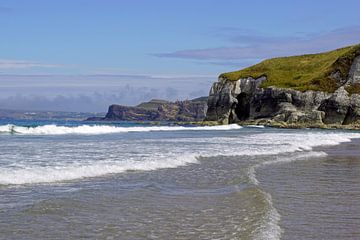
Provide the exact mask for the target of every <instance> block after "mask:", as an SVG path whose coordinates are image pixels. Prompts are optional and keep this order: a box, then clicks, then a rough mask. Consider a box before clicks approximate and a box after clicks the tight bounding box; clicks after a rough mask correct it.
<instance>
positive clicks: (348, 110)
mask: <svg viewBox="0 0 360 240" xmlns="http://www.w3.org/2000/svg"><path fill="white" fill-rule="evenodd" d="M355 75H356V74H355ZM355 75H354V76H355ZM265 79H266V78H265V77H263V78H261V79H253V78H246V79H239V80H238V81H228V80H226V79H219V81H218V82H216V83H214V85H213V87H212V88H211V90H210V96H209V98H208V112H207V116H206V120H210V121H219V122H221V123H223V124H228V123H233V122H240V121H257V120H261V119H264V120H268V121H275V122H279V123H284V124H293V125H296V124H304V125H307V126H320V125H323V124H332V125H342V124H354V123H360V95H358V94H353V95H351V96H350V94H349V93H348V92H347V91H346V90H345V88H344V87H340V88H339V89H338V90H337V91H336V92H335V93H332V94H331V93H325V92H320V91H306V92H300V91H296V90H292V89H282V88H276V87H269V88H264V89H263V88H260V84H261V82H262V81H264V80H265Z"/></svg>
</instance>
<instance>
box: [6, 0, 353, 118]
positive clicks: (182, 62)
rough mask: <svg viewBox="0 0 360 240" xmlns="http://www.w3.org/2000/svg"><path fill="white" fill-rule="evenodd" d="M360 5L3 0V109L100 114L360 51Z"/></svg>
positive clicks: (309, 0) (347, 0)
mask: <svg viewBox="0 0 360 240" xmlns="http://www.w3.org/2000/svg"><path fill="white" fill-rule="evenodd" d="M359 9H360V1H358V0H342V1H332V0H327V1H324V0H316V1H315V0H301V1H300V0H292V1H288V0H273V1H266V0H263V1H261V0H252V1H242V0H223V1H218V0H216V1H215V0H181V1H180V0H178V1H177V0H173V1H169V0H151V1H150V0H61V1H49V0H0V108H6V109H21V110H56V111H82V112H106V110H107V107H108V105H110V104H114V103H116V104H124V105H136V104H138V103H140V102H143V101H148V100H150V99H153V98H161V99H167V100H183V99H191V98H195V97H200V96H206V95H208V92H209V89H210V87H211V84H212V83H213V82H215V81H217V77H218V75H219V74H221V73H223V72H228V71H233V70H238V69H241V68H244V67H247V66H250V65H253V64H255V63H258V62H259V61H261V60H263V59H266V58H271V57H278V56H289V55H296V54H305V53H317V52H321V51H327V50H332V49H335V48H339V47H343V46H347V45H352V44H357V43H360V14H358V10H359Z"/></svg>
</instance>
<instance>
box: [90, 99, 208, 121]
mask: <svg viewBox="0 0 360 240" xmlns="http://www.w3.org/2000/svg"><path fill="white" fill-rule="evenodd" d="M206 103H207V97H202V98H197V99H193V100H185V101H176V102H169V101H164V100H156V99H154V100H151V101H149V102H145V103H141V104H139V105H137V106H135V107H129V106H122V105H116V104H114V105H111V106H110V107H109V110H108V112H107V114H106V116H105V117H104V118H88V119H87V120H88V121H182V122H195V121H202V120H203V119H204V118H205V113H206V111H207V104H206Z"/></svg>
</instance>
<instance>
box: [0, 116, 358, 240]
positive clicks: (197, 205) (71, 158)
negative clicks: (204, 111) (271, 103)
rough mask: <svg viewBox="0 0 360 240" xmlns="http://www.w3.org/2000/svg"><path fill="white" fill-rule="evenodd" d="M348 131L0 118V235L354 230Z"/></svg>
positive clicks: (352, 140) (354, 182) (354, 153)
mask: <svg viewBox="0 0 360 240" xmlns="http://www.w3.org/2000/svg"><path fill="white" fill-rule="evenodd" d="M358 138H360V133H358V132H355V131H326V130H309V129H304V130H285V129H273V128H264V127H258V126H257V127H255V126H253V127H251V126H250V127H240V126H237V125H229V126H214V127H197V126H169V125H166V124H163V125H156V126H154V125H150V124H139V123H131V122H123V123H106V124H104V123H84V122H64V121H57V122H52V121H36V122H35V121H1V122H0V233H1V234H0V238H2V239H79V238H90V239H358V238H359V237H360V231H359V230H358V229H359V228H358V227H357V226H359V225H360V220H359V217H358V216H360V215H359V213H360V201H359V200H360V189H359V187H358V186H360V185H359V184H360V178H359V177H358V173H359V170H360V161H359V159H358V154H359V153H358V141H357V139H358Z"/></svg>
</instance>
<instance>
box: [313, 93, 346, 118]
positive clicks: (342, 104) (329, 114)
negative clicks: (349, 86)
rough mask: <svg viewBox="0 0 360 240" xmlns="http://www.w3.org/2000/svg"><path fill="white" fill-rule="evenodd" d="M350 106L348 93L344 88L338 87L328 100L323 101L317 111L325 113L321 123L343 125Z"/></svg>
mask: <svg viewBox="0 0 360 240" xmlns="http://www.w3.org/2000/svg"><path fill="white" fill-rule="evenodd" d="M349 106H350V97H349V93H348V92H347V91H346V90H345V88H344V87H340V88H339V89H338V90H336V92H335V93H334V94H333V95H332V96H331V97H330V98H328V99H325V100H324V101H323V102H322V103H321V105H320V107H319V110H320V111H323V112H325V117H324V119H323V122H324V123H325V124H343V122H344V120H345V116H346V114H347V112H348V109H349Z"/></svg>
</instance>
